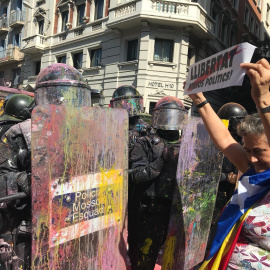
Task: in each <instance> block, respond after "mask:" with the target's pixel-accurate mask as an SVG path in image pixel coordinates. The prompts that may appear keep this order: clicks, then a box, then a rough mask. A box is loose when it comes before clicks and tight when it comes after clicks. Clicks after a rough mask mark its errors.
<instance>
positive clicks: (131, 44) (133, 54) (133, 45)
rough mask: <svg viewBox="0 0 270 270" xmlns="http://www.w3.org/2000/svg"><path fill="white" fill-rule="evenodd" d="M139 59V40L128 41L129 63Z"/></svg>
mask: <svg viewBox="0 0 270 270" xmlns="http://www.w3.org/2000/svg"><path fill="white" fill-rule="evenodd" d="M136 59H138V39H134V40H130V41H128V46H127V61H132V60H136Z"/></svg>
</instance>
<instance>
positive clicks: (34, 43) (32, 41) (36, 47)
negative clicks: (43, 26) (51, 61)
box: [21, 34, 47, 54]
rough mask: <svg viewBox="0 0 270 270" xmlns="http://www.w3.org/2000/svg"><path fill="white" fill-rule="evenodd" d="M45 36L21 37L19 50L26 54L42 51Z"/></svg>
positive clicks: (44, 45)
mask: <svg viewBox="0 0 270 270" xmlns="http://www.w3.org/2000/svg"><path fill="white" fill-rule="evenodd" d="M46 41H47V37H45V36H42V35H39V34H37V35H35V36H31V37H27V38H25V39H23V42H22V49H21V51H22V52H24V53H28V54H36V53H43V51H44V50H45V49H46V47H47V43H46Z"/></svg>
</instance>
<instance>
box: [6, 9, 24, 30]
mask: <svg viewBox="0 0 270 270" xmlns="http://www.w3.org/2000/svg"><path fill="white" fill-rule="evenodd" d="M24 21H25V13H24V12H23V11H21V10H13V11H12V12H11V13H10V15H9V25H10V27H17V26H19V25H24Z"/></svg>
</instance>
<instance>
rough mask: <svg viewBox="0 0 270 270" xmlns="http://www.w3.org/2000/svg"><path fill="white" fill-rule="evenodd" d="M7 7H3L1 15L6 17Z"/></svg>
mask: <svg viewBox="0 0 270 270" xmlns="http://www.w3.org/2000/svg"><path fill="white" fill-rule="evenodd" d="M7 11H8V7H7V6H6V7H3V15H5V16H7V13H8V12H7Z"/></svg>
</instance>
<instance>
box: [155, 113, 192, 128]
mask: <svg viewBox="0 0 270 270" xmlns="http://www.w3.org/2000/svg"><path fill="white" fill-rule="evenodd" d="M186 116H187V113H186V112H185V111H182V110H177V109H160V110H156V111H154V112H153V115H152V125H153V127H154V128H157V129H163V130H180V129H182V128H183V124H184V120H185V119H186Z"/></svg>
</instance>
